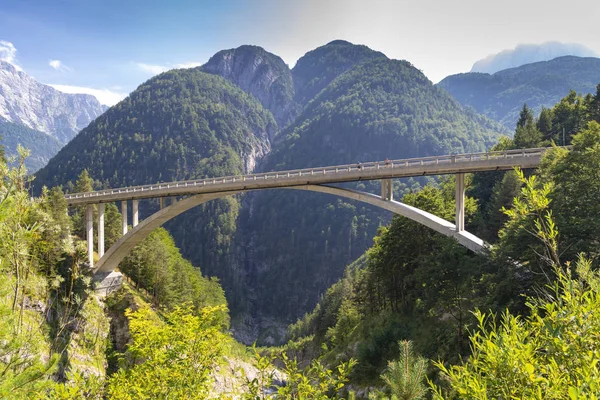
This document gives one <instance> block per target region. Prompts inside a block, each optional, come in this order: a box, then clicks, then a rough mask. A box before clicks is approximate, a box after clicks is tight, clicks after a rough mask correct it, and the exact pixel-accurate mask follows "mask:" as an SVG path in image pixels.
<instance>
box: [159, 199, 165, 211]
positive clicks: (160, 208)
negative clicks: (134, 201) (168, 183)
mask: <svg viewBox="0 0 600 400" xmlns="http://www.w3.org/2000/svg"><path fill="white" fill-rule="evenodd" d="M158 205H159V210H162V209H163V208H165V198H164V197H159V198H158Z"/></svg>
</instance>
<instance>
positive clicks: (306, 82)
mask: <svg viewBox="0 0 600 400" xmlns="http://www.w3.org/2000/svg"><path fill="white" fill-rule="evenodd" d="M377 58H387V57H386V56H385V54H383V53H380V52H378V51H374V50H372V49H370V48H368V47H367V46H362V45H356V44H352V43H350V42H347V41H345V40H334V41H333V42H329V43H327V44H326V45H325V46H321V47H318V48H316V49H314V50H312V51H309V52H308V53H306V54H305V55H304V56H302V57H301V58H300V59H299V60H298V62H296V65H295V66H294V68H293V69H292V75H293V77H294V88H295V90H296V93H295V95H294V99H295V100H296V102H298V103H299V104H300V105H302V106H305V105H306V104H307V103H308V102H309V101H310V100H312V99H313V98H314V97H315V96H316V95H317V94H318V93H319V92H320V91H321V90H323V89H324V88H325V87H326V86H327V85H329V83H330V82H331V81H332V80H334V79H335V78H337V77H338V76H339V75H341V74H342V73H344V72H345V71H347V70H349V69H350V68H352V67H354V66H356V65H359V64H361V63H363V62H365V61H368V60H373V59H377Z"/></svg>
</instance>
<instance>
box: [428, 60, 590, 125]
mask: <svg viewBox="0 0 600 400" xmlns="http://www.w3.org/2000/svg"><path fill="white" fill-rule="evenodd" d="M598 82H600V58H593V57H586V58H582V57H575V56H565V57H558V58H555V59H553V60H550V61H542V62H536V63H532V64H527V65H523V66H520V67H517V68H511V69H506V70H503V71H499V72H496V73H494V74H491V75H490V74H485V73H474V72H469V73H465V74H457V75H452V76H449V77H446V78H445V79H443V80H442V81H441V82H440V83H439V84H438V86H440V87H441V88H443V89H445V90H446V91H448V93H450V94H451V95H452V96H454V98H456V99H457V100H458V101H459V102H460V103H461V104H462V105H464V106H471V107H473V108H475V110H477V111H478V112H480V113H482V114H484V115H486V116H488V117H490V118H492V119H494V120H496V121H499V122H501V123H502V124H504V125H505V126H506V127H508V128H509V129H514V128H515V124H516V122H517V119H518V118H519V111H520V110H521V107H522V106H523V103H527V105H528V106H529V107H531V108H533V110H534V111H535V112H536V113H539V112H540V111H541V108H542V107H551V106H553V105H554V104H555V103H556V102H558V101H559V100H560V99H561V98H562V97H563V96H566V95H567V94H568V93H569V91H570V90H575V91H576V92H578V93H584V94H585V93H594V92H595V88H596V85H597V84H598Z"/></svg>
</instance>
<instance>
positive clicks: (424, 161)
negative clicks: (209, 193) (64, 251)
mask: <svg viewBox="0 0 600 400" xmlns="http://www.w3.org/2000/svg"><path fill="white" fill-rule="evenodd" d="M546 150H548V148H532V149H520V150H506V151H492V152H485V153H467V154H453V155H444V156H431V157H419V158H407V159H401V160H388V161H375V162H366V163H354V164H345V165H335V166H329V167H316V168H303V169H295V170H289V171H273V172H262V173H259V174H250V175H235V176H225V177H220V178H203V179H194V180H189V181H178V182H163V183H155V184H150V185H139V186H130V187H125V188H117V189H105V190H99V191H95V192H87V193H74V194H67V195H65V198H66V199H67V200H71V199H80V198H91V197H97V196H105V195H111V194H120V193H138V192H145V191H149V190H157V189H170V188H182V187H194V186H208V185H215V184H223V183H231V182H245V181H257V180H267V179H269V180H270V179H279V178H288V177H297V176H314V175H325V174H332V173H340V172H353V171H363V170H366V171H372V170H378V169H383V168H407V167H415V166H424V165H433V164H452V163H456V162H472V161H482V160H493V159H502V158H505V159H510V158H521V157H531V156H538V155H541V154H542V153H544V152H545V151H546Z"/></svg>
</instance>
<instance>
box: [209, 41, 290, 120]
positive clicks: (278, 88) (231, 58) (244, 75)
mask: <svg viewBox="0 0 600 400" xmlns="http://www.w3.org/2000/svg"><path fill="white" fill-rule="evenodd" d="M200 69H201V70H202V71H204V72H209V73H211V74H217V75H220V76H222V77H223V78H225V79H227V80H229V81H231V82H233V83H235V84H236V85H238V86H239V87H240V88H242V89H243V90H244V91H246V92H248V93H250V94H251V95H253V96H254V97H256V98H257V99H258V100H259V101H260V102H261V104H262V105H263V107H264V108H266V109H267V110H269V111H271V113H273V116H274V117H275V120H276V121H277V124H278V125H279V127H280V128H284V127H285V126H286V125H287V124H288V123H290V122H291V121H292V120H293V119H294V118H295V117H296V114H297V109H298V107H296V106H295V105H294V102H293V100H292V98H293V95H294V83H293V81H292V73H291V71H290V69H289V68H288V66H287V65H286V64H285V63H284V62H283V60H282V59H281V58H280V57H278V56H276V55H274V54H271V53H269V52H267V51H265V50H264V49H263V48H261V47H258V46H240V47H238V48H236V49H229V50H222V51H220V52H218V53H217V54H215V55H214V56H212V57H211V58H210V60H208V62H207V63H206V64H204V65H203V66H201V67H200Z"/></svg>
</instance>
